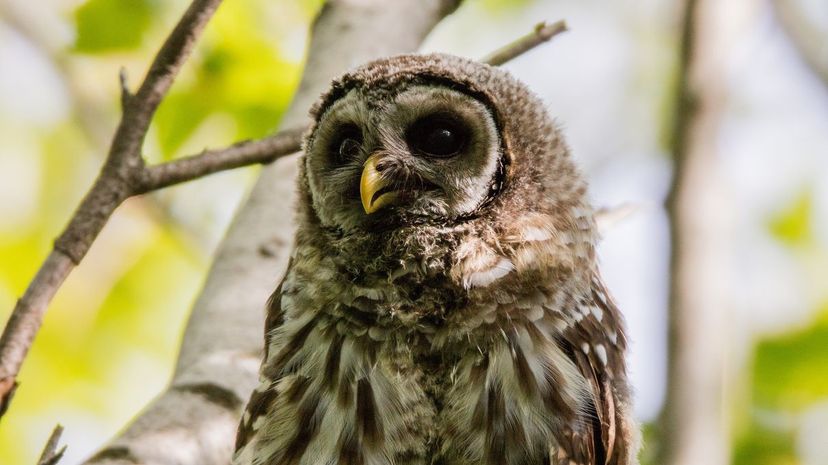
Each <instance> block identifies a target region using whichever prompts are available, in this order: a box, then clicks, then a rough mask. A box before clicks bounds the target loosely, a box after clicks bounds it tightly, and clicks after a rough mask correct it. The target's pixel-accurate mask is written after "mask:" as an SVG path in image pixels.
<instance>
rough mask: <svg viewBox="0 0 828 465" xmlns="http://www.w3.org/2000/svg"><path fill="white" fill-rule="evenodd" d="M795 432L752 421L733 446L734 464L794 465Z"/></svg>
mask: <svg viewBox="0 0 828 465" xmlns="http://www.w3.org/2000/svg"><path fill="white" fill-rule="evenodd" d="M794 440H795V438H794V434H793V432H791V431H775V430H770V429H767V428H764V427H762V426H760V425H758V424H756V422H752V424H751V425H750V429H749V430H748V431H747V432H746V434H744V435H743V436H742V437H740V438H738V439H737V440H736V441H735V442H736V443H735V447H734V448H733V462H732V463H733V465H792V464H796V463H799V461H798V460H797V458H796V448H795V444H794Z"/></svg>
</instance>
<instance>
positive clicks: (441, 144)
mask: <svg viewBox="0 0 828 465" xmlns="http://www.w3.org/2000/svg"><path fill="white" fill-rule="evenodd" d="M406 137H407V139H408V145H409V146H410V147H411V148H412V149H413V150H415V151H417V152H420V153H422V154H424V155H426V156H429V157H434V158H448V157H452V156H454V155H457V154H458V153H460V151H461V150H463V149H464V148H465V147H466V144H467V142H468V138H469V137H468V130H467V129H466V127H465V126H464V125H463V124H462V123H461V122H460V121H457V119H455V118H453V117H451V115H444V114H437V115H430V116H426V117H425V118H422V119H420V120H418V121H417V122H416V123H414V125H413V126H411V129H409V131H408V134H407V136H406Z"/></svg>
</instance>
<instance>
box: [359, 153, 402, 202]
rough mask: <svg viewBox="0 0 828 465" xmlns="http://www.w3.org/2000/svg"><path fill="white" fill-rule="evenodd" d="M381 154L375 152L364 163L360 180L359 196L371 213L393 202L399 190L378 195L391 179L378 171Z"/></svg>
mask: <svg viewBox="0 0 828 465" xmlns="http://www.w3.org/2000/svg"><path fill="white" fill-rule="evenodd" d="M379 158H380V154H377V153H375V154H373V155H371V156H370V157H368V159H367V160H365V164H364V165H362V178H361V179H360V180H359V196H360V198H361V199H362V208H363V209H364V210H365V213H366V214H368V215H370V214H371V213H374V212H375V211H377V210H379V209H380V208H382V207H384V206H386V205H389V204H391V203H393V202H394V201H395V200H396V199H397V192H395V191H389V192H383V193H381V194H380V195H376V194H377V192H380V191H381V190H382V189H383V188H385V187H387V186H388V184H389V181H388V180H387V179H384V178H383V176H382V174H381V173H380V172H379V171H377V161H378V160H379Z"/></svg>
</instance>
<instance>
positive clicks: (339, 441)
mask: <svg viewBox="0 0 828 465" xmlns="http://www.w3.org/2000/svg"><path fill="white" fill-rule="evenodd" d="M311 115H312V118H313V120H314V123H313V125H312V127H311V129H310V130H309V132H308V134H307V136H306V138H305V141H304V156H303V158H301V160H300V169H299V178H298V179H299V180H298V190H299V199H300V200H299V202H298V204H299V205H298V230H297V233H296V240H295V245H294V249H293V250H292V253H291V258H290V263H289V265H288V270H287V272H286V275H285V276H284V278H283V280H282V282H281V284H280V285H279V287H278V288H277V289H276V291H275V292H274V293H273V296H272V297H271V299H270V301H269V304H268V314H267V322H266V329H265V353H264V361H263V364H262V367H261V371H260V376H261V384H260V386H259V387H258V388H257V389H256V390H255V391H254V392H253V394H252V396H251V398H250V401H249V403H248V406H247V410H246V412H245V413H244V415H243V418H242V422H241V425H240V427H239V431H238V436H237V441H236V452H235V455H234V462H233V463H234V464H237V465H277V464H279V465H392V464H393V465H430V464H441V465H553V464H554V465H576V464H577V465H605V464H612V465H630V464H634V463H637V460H636V453H637V447H638V446H637V443H638V440H637V438H638V433H637V427H636V425H635V423H634V421H633V419H632V416H631V400H630V389H629V385H628V381H627V375H626V370H625V359H624V357H625V347H626V338H625V335H624V323H623V321H622V316H621V314H620V313H619V310H618V308H617V307H616V305H615V304H614V303H613V301H612V299H611V298H610V296H609V294H608V292H607V289H606V286H605V285H604V283H603V282H602V281H601V277H600V275H599V272H598V269H597V264H596V256H595V245H596V241H597V232H596V226H595V221H594V218H593V213H592V210H591V208H590V206H589V204H588V202H587V197H586V192H587V187H586V183H585V181H584V179H583V177H582V176H581V175H580V174H579V172H578V171H577V169H576V167H575V165H574V164H573V161H572V159H571V157H570V155H569V150H568V148H567V146H566V143H565V142H564V140H563V137H562V135H561V133H560V131H559V130H558V129H557V128H556V126H555V124H554V123H553V122H552V120H551V119H550V117H549V115H548V114H547V112H546V110H545V108H544V105H543V103H542V102H541V100H540V99H538V98H537V97H536V96H534V95H533V94H532V93H531V92H530V91H529V90H528V89H527V88H526V86H525V85H523V84H521V83H520V82H518V81H517V80H516V79H514V78H513V77H511V76H510V75H509V74H508V73H507V72H506V71H504V70H502V69H498V68H495V67H491V66H488V65H485V64H481V63H478V62H474V61H470V60H466V59H462V58H458V57H453V56H448V55H440V54H434V55H402V56H396V57H392V58H386V59H381V60H378V61H375V62H372V63H369V64H367V65H365V66H363V67H360V68H358V69H356V70H354V71H351V72H349V73H347V74H345V75H344V76H342V77H340V78H338V79H336V80H335V81H334V82H333V84H332V86H331V87H330V89H329V90H328V91H327V92H326V93H325V94H324V95H323V96H322V97H321V99H320V100H319V101H318V102H317V103H316V104H315V105H314V107H313V109H312V110H311Z"/></svg>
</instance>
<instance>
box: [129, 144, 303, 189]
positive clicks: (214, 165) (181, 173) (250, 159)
mask: <svg viewBox="0 0 828 465" xmlns="http://www.w3.org/2000/svg"><path fill="white" fill-rule="evenodd" d="M305 130H306V129H305V128H299V129H287V130H284V131H281V132H279V133H277V134H274V135H272V136H270V137H266V138H264V139H261V140H257V141H244V142H239V143H237V144H234V145H231V146H230V147H227V148H224V149H221V150H206V151H204V152H202V153H201V154H199V155H194V156H190V157H184V158H180V159H177V160H173V161H170V162H167V163H163V164H160V165H157V166H152V167H149V168H147V169H145V170H144V172H143V177H142V178H141V181H140V187H139V190H140V191H142V192H150V191H154V190H158V189H162V188H164V187H168V186H171V185H173V184H179V183H182V182H186V181H191V180H193V179H197V178H200V177H202V176H206V175H208V174H213V173H216V172H219V171H224V170H229V169H233V168H239V167H242V166H248V165H252V164H257V163H270V162H272V161H274V160H275V159H276V158H278V157H279V156H282V155H288V154H291V153H295V152H298V151H299V150H300V148H301V141H302V134H303V133H304V132H305Z"/></svg>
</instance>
